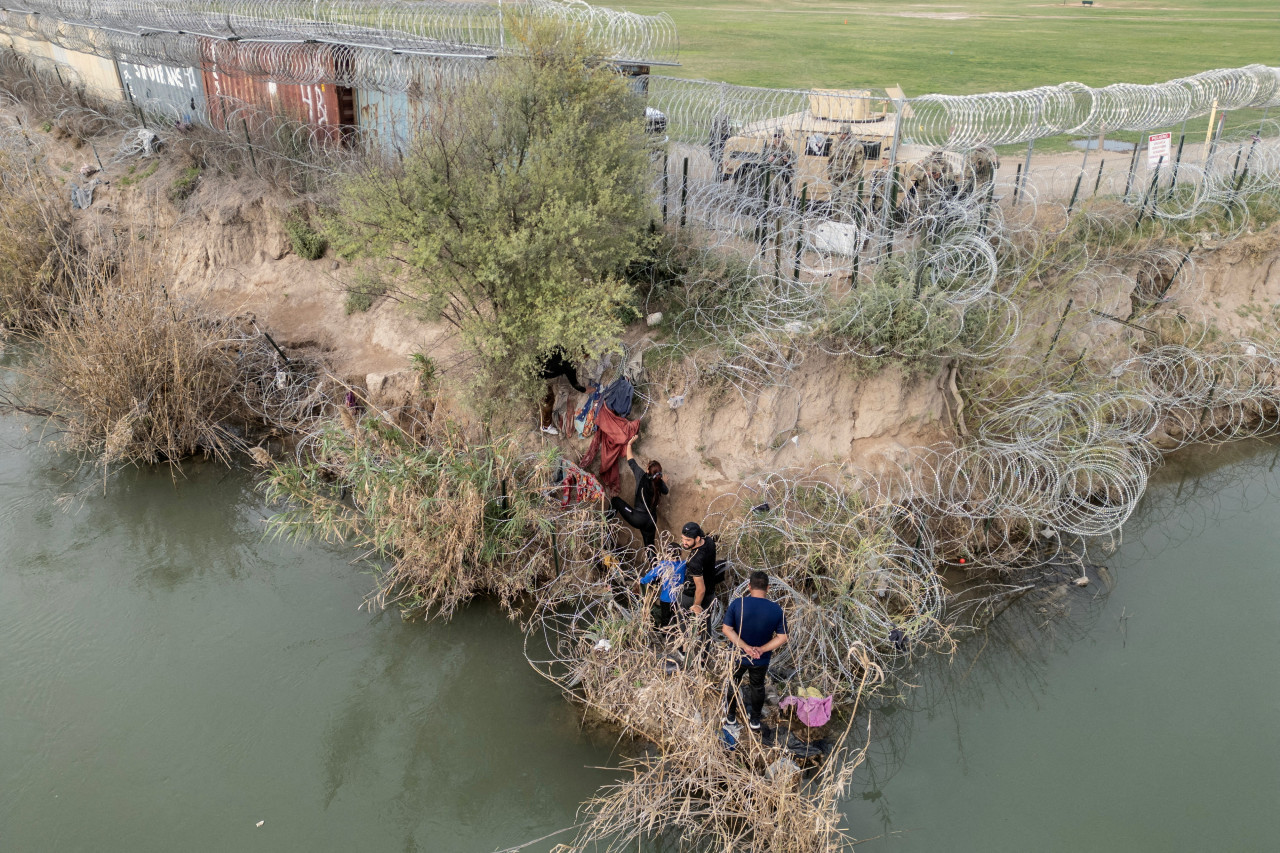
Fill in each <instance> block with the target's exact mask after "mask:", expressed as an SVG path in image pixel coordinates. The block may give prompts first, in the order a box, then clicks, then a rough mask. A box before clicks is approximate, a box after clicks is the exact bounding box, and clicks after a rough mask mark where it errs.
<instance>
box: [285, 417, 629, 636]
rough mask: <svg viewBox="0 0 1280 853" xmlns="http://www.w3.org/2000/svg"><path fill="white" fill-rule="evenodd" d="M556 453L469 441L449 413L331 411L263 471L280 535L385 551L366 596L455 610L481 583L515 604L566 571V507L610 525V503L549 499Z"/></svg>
mask: <svg viewBox="0 0 1280 853" xmlns="http://www.w3.org/2000/svg"><path fill="white" fill-rule="evenodd" d="M552 464H553V463H552V460H551V459H550V458H549V457H546V456H529V455H528V454H526V453H524V452H522V451H521V449H520V448H519V446H518V445H517V443H516V441H515V440H514V439H512V438H499V439H495V440H492V441H490V442H488V443H487V444H478V443H473V442H471V441H469V440H468V439H467V437H466V436H464V435H463V434H462V433H461V431H460V430H458V429H456V428H454V427H453V426H451V425H448V424H431V425H426V426H423V427H422V428H419V429H414V430H413V431H412V432H410V431H406V430H403V429H400V428H399V427H396V426H393V425H391V424H389V423H388V422H387V421H386V420H384V419H382V418H381V417H379V416H378V415H376V414H371V415H366V416H364V417H363V418H358V419H357V418H356V417H354V416H352V415H351V413H350V412H344V414H343V416H342V417H341V418H330V419H328V420H326V421H324V422H323V423H322V424H321V425H320V426H319V427H318V428H317V429H316V430H315V431H314V432H313V433H312V434H311V436H310V437H309V439H308V440H307V441H306V442H305V444H304V447H303V448H302V450H301V452H300V453H299V454H298V460H297V461H288V462H281V463H278V464H275V465H273V466H272V467H271V468H270V469H269V470H268V471H267V472H266V477H265V486H264V488H265V491H266V494H267V499H268V501H269V502H270V503H273V504H280V505H282V508H281V509H280V511H279V512H278V513H277V514H276V515H274V516H273V518H272V521H271V524H272V528H273V531H274V532H275V533H276V534H277V535H284V536H288V537H309V536H317V537H320V538H322V539H325V540H327V541H335V542H352V543H354V544H356V545H357V546H358V547H361V548H365V549H367V550H368V551H369V553H370V554H371V555H376V556H377V557H378V558H380V562H379V564H378V569H377V571H378V573H379V580H378V585H377V588H376V590H375V591H374V592H373V593H371V594H370V597H369V603H370V604H371V605H375V606H379V607H391V606H395V607H399V608H401V609H402V610H404V611H406V612H407V613H413V614H425V615H430V616H437V615H438V616H445V617H447V616H449V615H450V614H452V613H453V612H454V611H455V610H456V609H457V608H458V607H459V606H461V605H462V604H464V603H465V602H467V601H469V600H470V599H471V598H473V597H474V596H476V595H479V594H482V593H488V594H492V595H495V596H497V597H498V598H499V600H501V601H502V603H503V604H504V605H505V606H506V607H508V608H509V609H511V610H513V612H514V609H515V607H516V606H517V603H518V602H519V601H520V600H521V599H522V597H523V596H525V595H526V594H527V593H529V592H531V591H532V590H534V589H535V588H537V587H538V586H539V585H541V584H543V583H546V582H549V581H551V580H552V579H554V578H555V577H556V576H557V575H558V574H559V571H558V569H559V567H560V563H559V556H558V552H557V548H559V549H560V550H561V551H563V552H564V553H565V554H574V553H579V552H581V551H582V546H581V545H576V544H574V542H573V538H574V537H573V536H572V535H570V536H566V537H561V538H560V540H559V541H557V540H556V533H557V530H558V528H559V527H560V526H561V525H562V523H563V520H564V519H566V518H573V519H576V520H577V521H576V522H575V523H579V522H585V524H586V528H587V529H590V528H591V527H592V526H593V525H594V526H595V527H596V528H603V527H604V526H605V521H604V519H603V515H602V514H601V513H600V512H599V511H596V512H595V513H594V517H591V516H592V514H591V511H590V510H584V509H571V510H562V509H561V508H560V507H559V506H558V505H557V504H556V503H554V502H552V501H550V500H548V498H547V492H548V484H550V482H551V479H552V474H551V471H552Z"/></svg>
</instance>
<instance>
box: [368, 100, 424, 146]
mask: <svg viewBox="0 0 1280 853" xmlns="http://www.w3.org/2000/svg"><path fill="white" fill-rule="evenodd" d="M356 106H357V109H356V123H357V124H358V125H359V127H360V130H361V131H362V132H363V133H364V135H365V137H366V138H367V139H368V140H369V141H370V142H372V143H373V144H374V145H375V146H376V147H377V148H379V149H381V150H382V151H384V152H385V153H387V154H401V155H403V154H406V153H408V151H409V146H410V143H412V142H413V137H414V135H415V134H416V132H417V130H418V128H420V127H421V126H422V122H423V121H424V120H425V119H426V116H427V112H428V106H427V101H426V100H425V99H420V98H410V97H409V95H408V94H407V93H405V92H377V91H372V90H369V89H360V90H359V91H357V92H356Z"/></svg>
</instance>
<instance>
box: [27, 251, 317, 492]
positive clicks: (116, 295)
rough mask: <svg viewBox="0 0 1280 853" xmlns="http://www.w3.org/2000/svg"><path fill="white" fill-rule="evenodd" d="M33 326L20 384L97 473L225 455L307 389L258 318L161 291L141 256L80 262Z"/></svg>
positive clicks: (107, 255) (159, 278)
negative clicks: (251, 323)
mask: <svg viewBox="0 0 1280 853" xmlns="http://www.w3.org/2000/svg"><path fill="white" fill-rule="evenodd" d="M103 240H104V242H107V243H108V244H109V242H110V241H109V240H108V239H107V238H106V237H104V238H103ZM35 334H36V336H37V338H38V341H39V345H38V347H36V349H35V354H34V357H33V360H32V361H31V363H30V364H29V365H28V366H27V368H26V369H25V371H24V372H25V373H26V377H27V378H26V381H25V383H24V386H23V387H22V388H21V389H20V393H21V394H22V395H23V396H26V397H27V398H28V401H29V402H31V403H35V404H38V405H39V406H40V407H42V408H43V409H44V412H45V414H47V415H48V417H49V418H50V419H51V420H52V421H54V422H55V423H56V424H57V425H58V426H59V429H60V431H61V437H60V438H59V444H60V446H61V447H62V448H63V449H65V450H68V451H71V452H73V453H76V454H78V455H80V456H81V457H82V458H85V459H89V460H92V461H93V462H94V463H95V464H96V465H98V466H100V467H101V468H102V470H103V471H104V473H105V472H107V471H110V470H113V469H115V468H118V467H119V466H121V465H130V464H154V463H157V462H167V463H170V464H173V465H177V464H178V463H180V461H181V460H183V459H185V458H187V457H190V456H192V455H197V454H199V455H203V456H206V457H213V458H216V459H218V460H219V461H222V462H224V463H225V462H230V460H231V455H232V454H233V453H234V452H236V451H237V450H241V449H244V448H245V447H247V440H248V439H249V437H250V436H251V434H252V432H253V431H254V430H255V429H259V428H265V427H268V426H272V427H277V428H278V427H280V426H282V425H284V424H282V423H280V422H278V421H279V419H278V417H275V416H276V415H278V413H279V412H281V411H284V410H286V409H288V408H289V407H288V406H282V405H281V403H283V402H287V401H289V400H290V399H291V398H299V397H302V398H303V399H302V400H301V401H300V406H299V405H295V406H294V407H293V408H295V409H297V408H299V407H302V408H305V407H306V406H307V405H311V403H308V402H307V401H306V400H305V396H306V395H307V394H313V395H314V393H315V389H314V388H313V387H312V374H313V373H314V371H313V370H311V369H310V366H307V368H308V369H307V370H301V368H302V367H303V365H302V364H301V363H296V364H286V363H285V361H284V359H282V358H281V357H280V355H279V354H278V353H277V352H276V351H275V349H274V348H273V347H272V346H271V345H270V343H269V342H268V341H267V340H266V339H265V338H264V336H263V335H262V334H261V333H260V332H259V331H257V330H256V329H255V328H252V327H246V326H244V325H243V324H241V323H240V322H238V321H236V320H233V319H230V318H227V317H222V316H219V315H216V314H213V313H210V312H208V311H206V310H204V309H202V308H201V307H200V306H198V305H196V304H194V303H192V302H189V301H186V300H182V299H177V298H173V297H172V296H170V294H169V293H168V290H167V289H166V287H165V285H164V281H163V270H162V268H161V267H160V266H159V265H158V264H157V263H156V262H154V259H153V258H152V257H151V256H149V255H147V254H137V253H134V254H131V255H130V254H127V255H125V256H121V255H119V254H118V253H115V252H110V251H108V252H102V253H101V254H100V255H99V256H98V257H97V258H96V259H95V260H94V261H93V262H91V263H83V264H79V265H77V268H76V270H75V272H74V275H73V276H72V281H71V283H70V286H69V288H68V289H67V291H66V292H65V293H63V294H61V295H60V297H59V301H58V303H57V310H56V311H53V312H51V313H50V314H48V315H47V316H45V317H43V318H42V319H41V321H40V323H39V324H38V325H37V327H36V329H35ZM300 379H301V381H300ZM273 421H276V422H275V423H273Z"/></svg>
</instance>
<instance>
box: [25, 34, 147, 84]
mask: <svg viewBox="0 0 1280 853" xmlns="http://www.w3.org/2000/svg"><path fill="white" fill-rule="evenodd" d="M0 44H4V45H6V46H8V47H11V48H12V49H13V50H14V51H16V52H17V53H20V54H22V55H24V56H26V57H28V58H29V59H31V60H32V62H34V63H35V64H36V65H37V66H38V67H44V68H49V69H50V70H52V71H53V73H54V74H56V75H57V77H58V79H60V80H61V81H62V82H63V83H64V84H66V85H67V86H74V87H79V88H82V89H84V90H85V91H86V92H87V93H88V94H91V95H95V96H97V97H100V98H105V99H108V100H113V101H115V100H119V99H120V98H121V97H122V90H121V88H120V75H119V74H117V73H116V65H115V63H114V62H112V61H111V60H110V59H103V58H102V57H100V56H93V55H92V54H88V53H81V52H79V51H77V50H68V49H67V48H65V47H61V46H59V45H56V44H52V43H50V42H47V41H44V40H43V39H37V38H24V37H23V36H17V35H13V34H11V33H5V34H4V40H3V42H0Z"/></svg>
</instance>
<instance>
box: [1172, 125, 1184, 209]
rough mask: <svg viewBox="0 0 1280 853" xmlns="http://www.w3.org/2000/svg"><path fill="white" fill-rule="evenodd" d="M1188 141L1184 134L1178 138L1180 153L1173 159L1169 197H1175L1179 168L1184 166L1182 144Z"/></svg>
mask: <svg viewBox="0 0 1280 853" xmlns="http://www.w3.org/2000/svg"><path fill="white" fill-rule="evenodd" d="M1186 141H1187V135H1186V134H1185V133H1184V134H1182V136H1179V137H1178V153H1177V155H1176V156H1175V157H1174V158H1173V178H1172V180H1171V181H1170V183H1169V195H1170V196H1172V195H1173V190H1174V188H1175V187H1177V186H1178V167H1179V166H1180V165H1182V144H1183V143H1184V142H1186Z"/></svg>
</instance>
